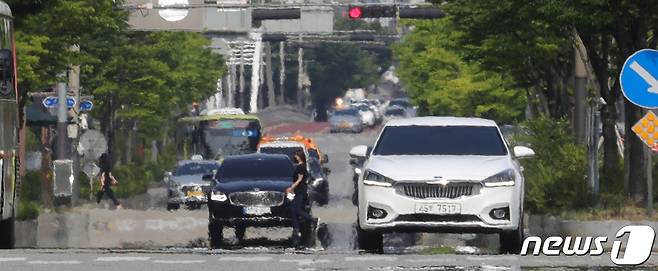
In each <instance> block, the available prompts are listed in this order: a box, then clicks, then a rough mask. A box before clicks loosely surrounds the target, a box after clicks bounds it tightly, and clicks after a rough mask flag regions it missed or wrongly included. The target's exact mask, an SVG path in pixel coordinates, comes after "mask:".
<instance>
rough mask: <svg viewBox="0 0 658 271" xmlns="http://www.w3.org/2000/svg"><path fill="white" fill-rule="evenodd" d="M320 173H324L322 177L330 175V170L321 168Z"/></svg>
mask: <svg viewBox="0 0 658 271" xmlns="http://www.w3.org/2000/svg"><path fill="white" fill-rule="evenodd" d="M322 171H323V172H324V175H329V174H330V173H331V169H329V168H326V167H323V168H322Z"/></svg>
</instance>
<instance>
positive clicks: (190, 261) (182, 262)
mask: <svg viewBox="0 0 658 271" xmlns="http://www.w3.org/2000/svg"><path fill="white" fill-rule="evenodd" d="M205 262H206V260H154V261H153V263H161V264H199V263H205Z"/></svg>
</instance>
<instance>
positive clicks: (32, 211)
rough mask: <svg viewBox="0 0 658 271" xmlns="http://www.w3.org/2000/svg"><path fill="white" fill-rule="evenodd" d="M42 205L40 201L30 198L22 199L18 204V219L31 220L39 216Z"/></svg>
mask: <svg viewBox="0 0 658 271" xmlns="http://www.w3.org/2000/svg"><path fill="white" fill-rule="evenodd" d="M40 209H41V208H40V206H39V204H38V203H36V202H34V201H29V200H21V201H19V202H18V206H17V210H16V211H17V214H16V219H17V220H29V219H36V218H37V217H39V210H40Z"/></svg>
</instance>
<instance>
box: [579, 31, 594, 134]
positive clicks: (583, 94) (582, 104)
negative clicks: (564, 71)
mask: <svg viewBox="0 0 658 271" xmlns="http://www.w3.org/2000/svg"><path fill="white" fill-rule="evenodd" d="M575 35H578V34H575ZM585 57H586V55H585V47H584V46H583V43H582V42H581V41H580V39H579V38H578V37H576V48H575V49H574V60H575V61H574V63H575V72H574V73H575V78H574V79H575V80H574V83H575V87H574V92H575V94H576V95H575V104H574V107H575V108H574V116H573V118H574V121H573V125H574V132H575V134H576V141H577V143H579V144H584V143H585V142H586V134H587V132H586V129H585V126H586V125H585V108H586V106H587V102H586V99H587V69H586V68H585ZM597 109H598V107H594V108H592V110H597Z"/></svg>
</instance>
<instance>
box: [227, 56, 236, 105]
mask: <svg viewBox="0 0 658 271" xmlns="http://www.w3.org/2000/svg"><path fill="white" fill-rule="evenodd" d="M228 69H229V75H228V76H229V79H228V89H227V90H226V100H227V101H226V103H227V104H228V107H229V108H233V107H235V103H234V102H233V100H234V99H235V77H236V73H235V64H229V65H228Z"/></svg>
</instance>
